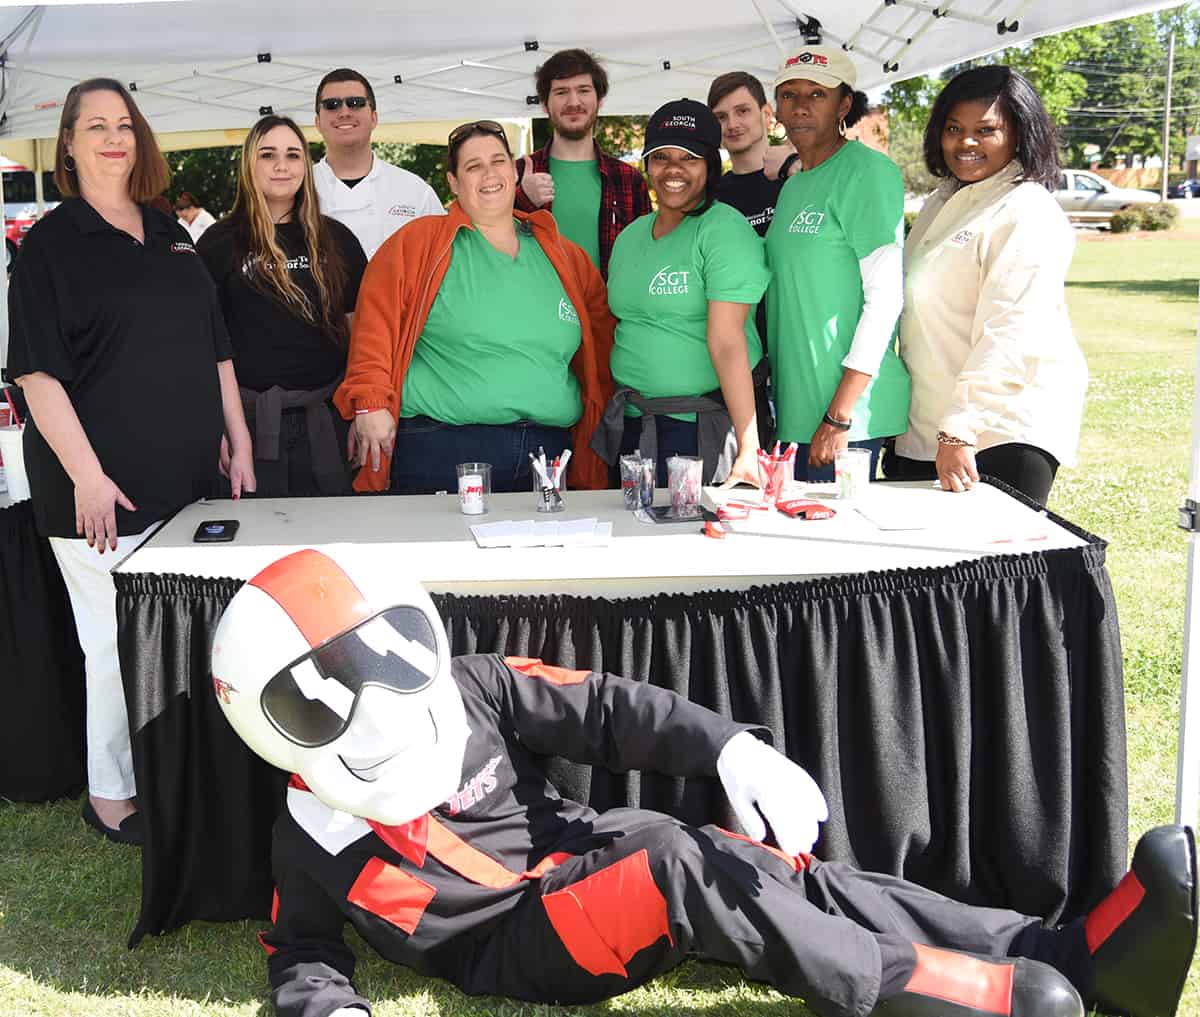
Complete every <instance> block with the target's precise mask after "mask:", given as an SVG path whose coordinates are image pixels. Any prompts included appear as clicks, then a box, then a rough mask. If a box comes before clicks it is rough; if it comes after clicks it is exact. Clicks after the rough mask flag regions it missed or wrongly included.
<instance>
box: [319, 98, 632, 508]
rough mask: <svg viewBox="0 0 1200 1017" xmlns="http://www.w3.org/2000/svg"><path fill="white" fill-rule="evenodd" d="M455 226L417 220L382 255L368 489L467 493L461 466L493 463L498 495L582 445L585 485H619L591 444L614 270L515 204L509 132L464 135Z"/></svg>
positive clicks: (361, 390)
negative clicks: (607, 279)
mask: <svg viewBox="0 0 1200 1017" xmlns="http://www.w3.org/2000/svg"><path fill="white" fill-rule="evenodd" d="M447 165H448V167H449V171H448V173H447V177H448V179H449V181H450V189H451V190H452V191H453V192H454V195H455V199H456V200H455V202H454V203H453V204H452V205H451V206H450V210H449V214H448V215H446V216H427V217H425V218H422V219H415V220H413V222H411V223H409V224H408V225H407V226H405V227H404V228H403V229H401V230H400V231H398V232H397V233H395V234H394V235H393V236H392V237H391V239H389V240H388V241H387V242H386V243H385V244H384V245H383V247H381V248H380V249H379V251H378V252H377V253H376V254H375V256H374V258H372V259H371V262H370V264H368V266H367V271H366V274H365V275H364V276H363V280H362V285H361V287H360V289H359V296H358V306H357V308H356V310H355V315H354V327H353V332H352V334H351V338H350V354H349V362H348V364H347V368H346V378H345V381H344V382H343V383H342V385H341V387H340V388H339V389H338V391H337V393H336V395H335V397H334V404H335V405H336V406H337V408H338V410H339V411H341V413H342V415H343V416H345V417H346V418H347V419H351V418H352V419H353V421H354V426H353V429H352V436H351V444H352V453H351V454H352V456H353V457H354V458H355V461H356V462H357V463H358V464H359V465H360V466H361V467H362V468H361V469H360V470H359V473H358V477H357V479H356V480H355V484H354V486H355V488H356V489H357V490H360V491H381V490H385V489H388V488H390V489H391V490H393V491H397V492H403V493H409V494H417V493H427V492H430V491H437V490H453V489H454V488H455V486H456V483H457V481H456V476H455V465H456V464H457V463H460V462H468V461H479V462H490V463H491V464H492V486H493V489H494V490H497V491H510V490H529V488H530V485H531V477H530V466H529V458H528V455H527V454H526V453H528V452H530V451H536V449H537V447H538V446H539V445H541V446H544V447H545V448H546V450H547V451H548V452H549V453H550V454H552V455H553V454H557V453H558V452H560V451H561V450H562V449H563V448H565V447H571V448H572V449H573V450H574V456H573V458H572V460H571V465H570V482H571V484H572V486H574V487H590V488H599V487H604V486H605V484H606V482H607V468H606V467H605V465H604V464H603V463H602V462H601V461H600V460H599V459H598V458H597V457H596V455H595V453H593V452H592V451H591V449H590V448H589V447H588V440H589V438H590V437H591V434H592V431H593V430H595V427H596V424H597V423H599V421H600V416H601V414H602V413H603V410H604V405H605V403H606V402H607V400H608V397H609V395H610V394H611V389H612V378H611V375H610V373H609V369H608V359H609V353H610V351H611V349H612V336H613V327H614V324H615V323H614V320H613V317H612V315H611V313H610V312H609V309H608V302H607V294H606V292H605V288H604V282H603V280H602V279H601V277H600V273H599V272H598V271H597V270H596V268H595V266H594V265H592V263H591V261H590V260H589V258H588V256H587V254H586V253H584V251H583V249H582V248H580V247H578V246H576V245H575V244H573V243H572V242H571V241H569V240H567V239H566V238H565V237H563V236H561V235H560V234H559V232H558V227H557V226H556V225H555V223H554V219H553V217H552V216H551V215H550V214H549V213H548V212H534V213H533V214H531V215H526V214H525V213H523V212H517V211H514V209H513V198H514V195H515V193H516V168H515V166H514V163H513V157H512V152H511V150H510V149H509V147H508V140H507V138H506V137H505V135H504V130H503V128H501V126H500V125H499V124H497V123H495V122H494V121H491V120H480V121H476V122H473V123H467V124H463V125H462V126H461V127H458V128H456V129H455V130H454V131H452V132H451V134H450V140H449V149H448V154H447Z"/></svg>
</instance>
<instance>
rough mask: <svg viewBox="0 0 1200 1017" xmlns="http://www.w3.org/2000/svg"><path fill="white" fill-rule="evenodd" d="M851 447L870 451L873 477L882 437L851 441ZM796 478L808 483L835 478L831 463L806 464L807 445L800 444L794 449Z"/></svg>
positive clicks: (873, 476) (880, 449)
mask: <svg viewBox="0 0 1200 1017" xmlns="http://www.w3.org/2000/svg"><path fill="white" fill-rule="evenodd" d="M850 447H851V448H865V449H868V450H870V453H871V479H872V480H874V479H875V473H876V471H877V470H878V468H879V453H880V452H881V451H882V449H883V439H882V438H869V439H868V440H867V441H852V442H850ZM796 479H797V480H801V481H808V482H809V483H810V484H816V483H820V482H821V481H829V482H831V483H832V482H833V481H834V480H836V479H837V478H836V477H835V476H834V474H833V463H830V464H829V465H828V466H809V465H808V446H807V445H801V446H799V447H798V448H797V449H796Z"/></svg>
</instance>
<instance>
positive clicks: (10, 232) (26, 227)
mask: <svg viewBox="0 0 1200 1017" xmlns="http://www.w3.org/2000/svg"><path fill="white" fill-rule="evenodd" d="M35 222H37V205H27V204H25V203H24V202H17V201H6V202H5V203H4V264H5V267H6V268H7V269H8V271H10V272H11V271H12V267H13V261H14V260H15V259H16V257H17V250H18V249H19V248H20V246H21V241H22V240H24V239H25V234H26V233H28V232H29V231H30V230H31V229H32V228H33V224H34V223H35Z"/></svg>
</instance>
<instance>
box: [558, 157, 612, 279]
mask: <svg viewBox="0 0 1200 1017" xmlns="http://www.w3.org/2000/svg"><path fill="white" fill-rule="evenodd" d="M550 176H552V177H553V178H554V204H553V206H552V209H553V212H554V221H555V222H556V223H558V231H559V232H560V233H561V234H562V235H563V236H564V237H566V238H567V239H568V240H573V241H574V242H575V243H577V244H578V245H579V246H580V247H582V248H583V249H584V250H585V251H587V256H588V257H589V258H591V259H592V264H593V265H595V266H596V267H597V268H599V267H600V168H599V167H598V166H597V165H596V160H595V159H583V160H572V159H554V158H552V159H551V160H550Z"/></svg>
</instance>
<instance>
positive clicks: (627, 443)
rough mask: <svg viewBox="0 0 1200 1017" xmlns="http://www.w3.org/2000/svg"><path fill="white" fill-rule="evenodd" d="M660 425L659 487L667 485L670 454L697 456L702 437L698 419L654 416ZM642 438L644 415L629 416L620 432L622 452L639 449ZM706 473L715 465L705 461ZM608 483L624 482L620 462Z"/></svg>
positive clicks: (611, 472)
mask: <svg viewBox="0 0 1200 1017" xmlns="http://www.w3.org/2000/svg"><path fill="white" fill-rule="evenodd" d="M654 420H655V423H656V424H657V426H658V462H656V463H655V464H654V472H655V474H656V477H655V484H656V485H657V486H658V487H666V486H667V460H668V459H669V458H670V457H671V456H698V455H699V454H700V439H699V436H698V430H699V429H698V428H697V426H696V424H695V422H694V421H693V422H691V423H689V422H688V421H686V420H676V419H675V418H674V417H668V416H666V415H665V414H662V415H659V416H656V417H655V418H654ZM641 440H642V418H641V417H626V418H625V430H624V432H623V433H622V434H621V455H626V454H627V453H629V452H633V451H636V450H637V448H638V443H639V442H640V441H641ZM704 465H705V471H704V472H705V477H706V478H707V476H708V475H709V474H710V473H711V472H712V470H713V469H714V467H713V466H712V465H711V464H709V463H705V464H704ZM608 481H609V483H608V486H609V487H620V486H621V464H620V463H617V465H616V466H612V467H609V470H608Z"/></svg>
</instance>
